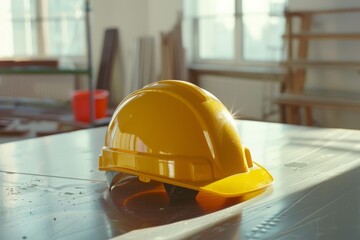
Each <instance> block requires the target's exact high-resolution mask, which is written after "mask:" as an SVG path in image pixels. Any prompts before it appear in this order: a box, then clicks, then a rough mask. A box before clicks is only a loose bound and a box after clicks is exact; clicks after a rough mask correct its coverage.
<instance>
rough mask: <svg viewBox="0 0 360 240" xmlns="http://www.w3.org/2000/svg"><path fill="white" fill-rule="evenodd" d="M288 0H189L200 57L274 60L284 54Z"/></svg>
mask: <svg viewBox="0 0 360 240" xmlns="http://www.w3.org/2000/svg"><path fill="white" fill-rule="evenodd" d="M285 3H286V0H195V1H194V0H187V1H185V4H184V9H185V16H186V18H188V20H189V18H190V21H191V23H192V24H191V25H192V26H191V29H192V31H191V32H192V37H191V38H192V39H193V41H192V45H193V46H192V48H191V49H192V51H193V52H194V59H195V60H197V61H207V60H217V61H224V62H225V61H226V62H234V63H241V62H249V61H252V62H253V61H256V62H274V61H280V60H281V59H282V57H283V40H282V34H283V33H284V30H285V19H284V17H283V11H284V8H285Z"/></svg>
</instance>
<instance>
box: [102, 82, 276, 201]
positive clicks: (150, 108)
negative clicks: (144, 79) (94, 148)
mask: <svg viewBox="0 0 360 240" xmlns="http://www.w3.org/2000/svg"><path fill="white" fill-rule="evenodd" d="M99 169H100V170H104V171H115V172H125V173H129V174H133V175H137V176H138V177H139V179H140V180H142V181H144V182H148V181H150V180H155V181H160V182H163V183H166V184H171V185H175V186H179V187H184V188H188V189H194V190H197V191H207V192H212V193H215V194H218V195H222V196H227V197H232V196H239V195H243V194H245V193H249V192H253V191H257V190H260V189H263V188H265V187H267V186H269V185H270V184H271V183H272V181H273V179H272V176H271V175H270V174H269V173H268V172H267V171H266V170H265V169H264V168H263V167H261V166H260V165H258V164H256V163H255V162H253V161H252V159H251V154H250V151H249V150H248V149H247V148H246V147H245V146H243V145H242V144H241V141H240V137H239V135H238V132H237V129H236V126H235V123H234V120H233V118H232V116H231V114H230V113H229V111H228V110H227V109H226V107H225V106H224V105H223V104H222V103H221V102H220V101H219V100H218V99H217V98H216V97H214V96H213V95H212V94H210V93H209V92H207V91H205V90H203V89H201V88H199V87H197V86H195V85H193V84H191V83H188V82H184V81H175V80H166V81H160V82H156V83H153V84H149V85H147V86H145V87H144V88H142V89H140V90H137V91H135V92H133V93H132V94H130V95H129V96H127V97H126V98H125V99H124V100H123V101H122V102H121V103H120V104H119V106H118V107H117V109H116V111H115V113H114V115H113V118H112V120H111V122H110V124H109V127H108V130H107V133H106V139H105V146H104V147H103V149H102V152H101V155H100V157H99Z"/></svg>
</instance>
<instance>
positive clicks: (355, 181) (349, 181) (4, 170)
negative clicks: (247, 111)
mask: <svg viewBox="0 0 360 240" xmlns="http://www.w3.org/2000/svg"><path fill="white" fill-rule="evenodd" d="M236 123H237V127H238V130H239V133H240V136H241V138H242V141H243V143H244V144H245V145H246V146H248V147H249V148H250V151H251V153H252V157H253V160H254V161H256V162H258V163H260V164H262V165H263V166H264V167H266V168H267V169H268V170H269V171H270V172H271V173H272V175H273V176H274V179H275V182H274V184H273V186H272V187H270V188H268V189H266V190H265V191H262V192H259V193H256V194H254V195H253V196H245V197H242V198H233V199H225V198H220V197H216V196H212V195H209V194H205V193H200V194H199V196H198V198H197V201H193V202H191V201H190V202H175V203H173V202H170V201H169V200H168V199H167V196H166V194H165V193H164V190H163V189H162V188H161V186H160V185H158V183H156V182H150V183H149V184H148V185H144V184H140V182H136V181H134V182H132V183H130V185H129V186H123V188H122V187H115V188H114V190H113V191H112V192H111V194H110V192H109V190H108V187H107V183H106V180H105V175H104V173H103V172H99V171H98V170H97V164H98V155H99V153H100V150H101V147H102V146H103V144H104V135H105V131H106V128H105V127H101V128H93V129H86V130H80V131H75V132H71V133H64V134H58V135H53V136H46V137H41V138H36V139H29V140H23V141H18V142H11V143H5V144H1V145H0V178H1V181H0V189H1V195H2V196H1V204H0V206H1V210H0V212H1V214H0V239H108V238H113V237H118V236H120V237H121V239H155V238H156V237H158V238H159V239H161V238H162V239H182V238H189V237H193V238H194V239H237V238H241V239H360V131H357V130H345V129H325V128H309V127H301V126H292V125H285V124H276V123H264V122H254V121H236ZM139 192H144V194H139ZM254 196H255V197H254ZM250 197H253V198H251V199H249V198H250ZM245 200H247V201H245Z"/></svg>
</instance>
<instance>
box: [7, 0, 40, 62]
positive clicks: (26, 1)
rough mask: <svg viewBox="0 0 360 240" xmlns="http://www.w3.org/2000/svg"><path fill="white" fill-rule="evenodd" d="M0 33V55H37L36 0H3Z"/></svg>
mask: <svg viewBox="0 0 360 240" xmlns="http://www.w3.org/2000/svg"><path fill="white" fill-rule="evenodd" d="M0 35H1V36H2V37H1V46H0V56H4V57H12V56H32V55H36V54H37V51H38V50H37V30H36V0H1V1H0Z"/></svg>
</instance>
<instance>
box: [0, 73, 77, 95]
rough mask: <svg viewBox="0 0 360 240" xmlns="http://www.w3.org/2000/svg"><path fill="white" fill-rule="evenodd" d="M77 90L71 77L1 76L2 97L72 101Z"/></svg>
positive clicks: (0, 89) (0, 88) (0, 92)
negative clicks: (72, 96)
mask: <svg viewBox="0 0 360 240" xmlns="http://www.w3.org/2000/svg"><path fill="white" fill-rule="evenodd" d="M74 89H75V77H74V76H71V75H68V76H67V75H66V76H65V75H6V76H0V97H5V98H15V99H16V98H33V99H51V100H59V101H70V100H71V94H72V92H73V91H74Z"/></svg>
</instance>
